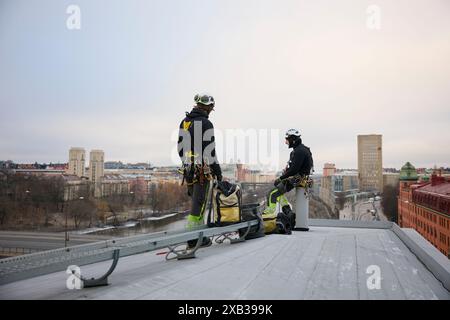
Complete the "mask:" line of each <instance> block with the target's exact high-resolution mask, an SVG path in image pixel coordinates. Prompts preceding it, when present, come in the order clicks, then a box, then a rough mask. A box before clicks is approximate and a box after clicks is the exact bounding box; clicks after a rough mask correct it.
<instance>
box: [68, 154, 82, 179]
mask: <svg viewBox="0 0 450 320" xmlns="http://www.w3.org/2000/svg"><path fill="white" fill-rule="evenodd" d="M85 159H86V151H85V150H84V149H83V148H70V150H69V169H68V170H67V173H68V174H73V175H75V176H77V177H84V176H85V165H86V164H85Z"/></svg>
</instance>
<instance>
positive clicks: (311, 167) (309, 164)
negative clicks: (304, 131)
mask: <svg viewBox="0 0 450 320" xmlns="http://www.w3.org/2000/svg"><path fill="white" fill-rule="evenodd" d="M305 148H306V149H307V150H308V157H307V158H306V165H305V167H306V168H305V174H306V175H310V174H312V173H313V172H314V160H313V156H312V152H311V149H309V148H308V147H306V146H305Z"/></svg>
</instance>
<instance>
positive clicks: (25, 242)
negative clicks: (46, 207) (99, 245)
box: [0, 231, 111, 250]
mask: <svg viewBox="0 0 450 320" xmlns="http://www.w3.org/2000/svg"><path fill="white" fill-rule="evenodd" d="M110 238H111V237H110V236H98V235H96V236H94V235H72V234H71V235H70V237H69V242H68V244H67V245H68V246H76V245H79V244H85V243H90V242H95V241H101V240H105V239H110ZM62 247H64V232H62V233H46V232H20V231H0V248H24V249H30V250H51V249H57V248H62Z"/></svg>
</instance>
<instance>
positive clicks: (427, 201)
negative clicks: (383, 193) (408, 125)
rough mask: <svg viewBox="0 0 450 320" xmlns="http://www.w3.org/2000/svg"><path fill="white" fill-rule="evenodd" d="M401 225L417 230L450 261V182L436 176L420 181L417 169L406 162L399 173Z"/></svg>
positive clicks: (399, 218) (399, 214)
mask: <svg viewBox="0 0 450 320" xmlns="http://www.w3.org/2000/svg"><path fill="white" fill-rule="evenodd" d="M398 223H399V225H400V227H402V228H413V229H415V230H416V231H417V232H419V233H420V234H421V235H422V236H423V237H424V238H426V239H427V240H428V241H429V242H430V243H432V244H433V245H434V246H435V247H436V248H437V249H439V251H441V252H442V253H443V254H444V255H445V256H447V257H450V180H449V179H448V178H447V179H446V178H445V177H442V176H439V175H436V174H433V175H432V176H431V179H429V180H428V179H424V180H422V181H418V175H417V172H416V170H415V168H414V166H412V165H411V164H410V163H409V162H407V163H406V164H405V165H404V166H403V167H402V170H401V172H400V185H399V196H398Z"/></svg>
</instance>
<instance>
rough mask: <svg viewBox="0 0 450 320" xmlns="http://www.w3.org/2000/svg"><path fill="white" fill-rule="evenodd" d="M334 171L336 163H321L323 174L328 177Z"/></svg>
mask: <svg viewBox="0 0 450 320" xmlns="http://www.w3.org/2000/svg"><path fill="white" fill-rule="evenodd" d="M335 173H336V165H335V164H334V163H325V164H324V165H323V176H324V177H328V176H332V175H333V174H335Z"/></svg>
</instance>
